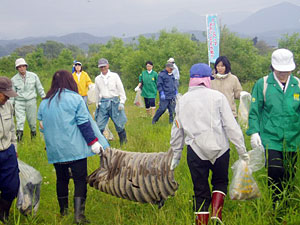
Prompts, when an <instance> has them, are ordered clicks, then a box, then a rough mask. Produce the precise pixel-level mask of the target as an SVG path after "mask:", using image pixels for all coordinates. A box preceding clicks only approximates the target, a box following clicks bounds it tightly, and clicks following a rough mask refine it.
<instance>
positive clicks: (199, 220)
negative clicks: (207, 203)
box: [195, 212, 209, 225]
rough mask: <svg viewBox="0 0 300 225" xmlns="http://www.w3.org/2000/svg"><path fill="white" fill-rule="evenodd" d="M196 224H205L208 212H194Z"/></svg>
mask: <svg viewBox="0 0 300 225" xmlns="http://www.w3.org/2000/svg"><path fill="white" fill-rule="evenodd" d="M195 216H196V225H207V224H208V219H209V212H195Z"/></svg>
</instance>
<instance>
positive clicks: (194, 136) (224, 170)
mask: <svg viewBox="0 0 300 225" xmlns="http://www.w3.org/2000/svg"><path fill="white" fill-rule="evenodd" d="M211 79H213V77H212V75H211V68H210V67H209V66H208V65H206V64H204V63H198V64H195V65H193V66H192V67H191V69H190V82H189V90H188V92H187V93H186V94H184V95H183V96H182V97H181V98H180V99H179V101H178V103H177V104H176V109H175V112H176V117H175V122H174V123H173V127H172V131H171V140H170V144H171V148H172V149H173V153H174V154H173V159H172V162H171V170H174V168H175V167H176V166H177V165H178V164H179V161H180V158H181V153H182V149H183V146H184V145H185V144H186V145H187V163H188V166H189V169H190V173H191V177H192V181H193V184H194V194H195V196H194V197H195V203H196V204H194V212H195V215H196V225H206V224H208V221H209V216H210V213H209V207H210V205H211V211H212V212H211V219H212V220H215V221H218V222H222V209H223V204H224V200H225V196H226V193H227V187H228V167H229V156H230V154H229V152H230V149H229V141H228V138H229V140H230V141H231V142H232V143H233V144H234V145H235V146H236V150H237V152H238V154H239V157H240V158H241V159H242V160H245V161H248V160H249V155H248V153H247V151H246V147H245V143H244V136H243V132H242V130H241V129H240V127H239V125H238V124H237V122H236V120H235V118H234V116H233V114H232V112H231V108H230V106H229V103H228V101H227V99H226V97H225V96H224V95H223V94H222V93H221V92H219V91H216V90H212V89H211V88H210V85H211ZM210 170H211V172H212V177H211V180H210V183H211V186H212V194H211V190H210V185H209V172H210Z"/></svg>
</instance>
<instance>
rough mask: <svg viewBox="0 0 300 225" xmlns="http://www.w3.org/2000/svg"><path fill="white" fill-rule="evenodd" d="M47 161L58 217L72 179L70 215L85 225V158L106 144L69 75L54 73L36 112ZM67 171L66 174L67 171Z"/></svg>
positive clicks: (64, 203)
mask: <svg viewBox="0 0 300 225" xmlns="http://www.w3.org/2000/svg"><path fill="white" fill-rule="evenodd" d="M38 120H39V121H40V130H41V132H43V134H44V138H45V143H46V150H47V156H48V162H49V163H53V164H54V168H55V171H56V177H57V179H56V192H57V198H58V203H59V206H60V213H61V215H62V216H63V215H65V214H66V213H67V211H68V184H69V180H70V174H71V175H72V178H73V180H74V186H75V190H74V214H75V222H76V223H77V224H84V223H88V222H89V221H88V220H87V219H86V217H85V215H84V211H85V200H86V196H87V183H86V177H87V157H88V156H92V155H94V154H101V152H102V151H103V150H105V149H106V148H107V147H108V146H109V144H108V142H107V141H106V139H105V138H104V137H103V136H102V134H101V133H100V131H99V130H98V128H97V125H96V123H95V122H94V121H93V120H92V118H91V116H90V114H89V112H88V109H87V107H86V104H85V102H84V100H83V99H82V97H81V96H80V95H79V94H78V88H77V84H76V82H75V80H74V79H73V77H72V74H71V73H70V72H68V71H66V70H59V71H57V72H55V73H54V75H53V79H52V84H51V88H50V90H49V91H48V93H47V95H46V97H45V98H44V99H43V101H42V102H41V104H40V107H39V111H38ZM69 171H70V172H69Z"/></svg>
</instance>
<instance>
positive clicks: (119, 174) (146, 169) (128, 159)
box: [87, 148, 178, 207]
mask: <svg viewBox="0 0 300 225" xmlns="http://www.w3.org/2000/svg"><path fill="white" fill-rule="evenodd" d="M172 157H173V151H172V150H171V149H170V150H169V151H168V152H159V153H140V152H125V151H121V150H118V149H114V148H107V149H106V150H105V151H104V153H103V154H102V156H101V159H100V162H101V167H100V168H99V169H97V170H95V171H94V172H93V173H92V174H91V175H89V176H88V178H87V182H88V183H89V185H90V186H91V187H94V188H96V189H98V190H100V191H102V192H105V193H107V194H110V195H113V196H116V197H119V198H123V199H128V200H131V201H136V202H141V203H153V204H158V205H159V207H161V206H163V204H164V201H165V200H166V199H167V198H168V196H170V195H171V196H174V195H175V192H176V190H177V189H178V183H177V182H176V181H175V179H174V171H173V170H170V165H171V161H172Z"/></svg>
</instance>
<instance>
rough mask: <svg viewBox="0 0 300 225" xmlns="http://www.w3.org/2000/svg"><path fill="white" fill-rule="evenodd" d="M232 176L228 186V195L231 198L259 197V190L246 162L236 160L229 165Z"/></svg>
mask: <svg viewBox="0 0 300 225" xmlns="http://www.w3.org/2000/svg"><path fill="white" fill-rule="evenodd" d="M231 168H232V170H233V177H232V181H231V184H230V186H229V196H230V199H232V200H247V199H254V198H258V197H260V191H259V188H258V186H257V183H256V182H255V180H254V178H253V176H252V171H251V170H250V169H249V165H248V162H246V161H244V160H241V159H239V160H237V161H236V162H235V163H234V164H233V166H232V167H231Z"/></svg>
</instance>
